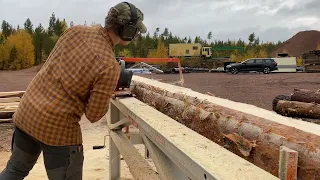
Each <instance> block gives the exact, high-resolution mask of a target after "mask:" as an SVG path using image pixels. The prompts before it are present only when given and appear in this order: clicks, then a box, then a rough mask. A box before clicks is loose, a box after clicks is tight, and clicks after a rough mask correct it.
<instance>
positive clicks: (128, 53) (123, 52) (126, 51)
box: [119, 49, 132, 57]
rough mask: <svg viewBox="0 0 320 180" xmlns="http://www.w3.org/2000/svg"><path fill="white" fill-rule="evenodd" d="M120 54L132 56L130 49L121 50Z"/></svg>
mask: <svg viewBox="0 0 320 180" xmlns="http://www.w3.org/2000/svg"><path fill="white" fill-rule="evenodd" d="M119 56H123V57H132V56H131V54H130V51H129V50H128V49H123V50H121V51H119Z"/></svg>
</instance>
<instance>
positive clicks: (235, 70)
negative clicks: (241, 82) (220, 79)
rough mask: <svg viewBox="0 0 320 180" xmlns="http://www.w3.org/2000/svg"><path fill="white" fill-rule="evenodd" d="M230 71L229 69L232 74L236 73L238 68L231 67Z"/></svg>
mask: <svg viewBox="0 0 320 180" xmlns="http://www.w3.org/2000/svg"><path fill="white" fill-rule="evenodd" d="M230 71H231V73H232V74H237V73H238V68H236V67H232V68H231V70H230Z"/></svg>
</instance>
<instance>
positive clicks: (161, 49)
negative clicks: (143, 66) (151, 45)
mask: <svg viewBox="0 0 320 180" xmlns="http://www.w3.org/2000/svg"><path fill="white" fill-rule="evenodd" d="M148 58H168V48H167V47H166V46H165V45H164V43H163V42H162V40H161V39H158V45H157V49H155V50H154V51H151V52H149V54H148ZM150 64H160V65H166V64H167V63H166V62H159V63H150Z"/></svg>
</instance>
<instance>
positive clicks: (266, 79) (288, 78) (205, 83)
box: [140, 73, 320, 110]
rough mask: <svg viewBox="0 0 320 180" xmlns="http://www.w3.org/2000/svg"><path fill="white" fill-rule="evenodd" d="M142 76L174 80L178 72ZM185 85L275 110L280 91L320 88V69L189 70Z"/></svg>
mask: <svg viewBox="0 0 320 180" xmlns="http://www.w3.org/2000/svg"><path fill="white" fill-rule="evenodd" d="M140 76H143V77H148V78H153V79H158V80H161V81H162V82H168V83H172V82H175V81H179V75H172V74H144V75H140ZM184 80H185V87H187V88H191V89H192V90H194V91H198V92H201V93H207V92H209V93H211V94H213V95H215V96H217V97H221V98H225V99H230V100H232V101H237V102H242V103H247V104H253V105H255V106H258V107H261V108H264V109H267V110H272V100H273V98H274V97H276V96H277V95H280V94H287V95H289V94H291V93H292V92H293V89H294V88H305V89H310V90H317V89H320V73H274V74H267V75H265V74H262V73H261V74H259V73H243V74H237V75H233V74H229V73H228V74H226V73H190V74H184Z"/></svg>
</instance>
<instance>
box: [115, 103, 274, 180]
mask: <svg viewBox="0 0 320 180" xmlns="http://www.w3.org/2000/svg"><path fill="white" fill-rule="evenodd" d="M112 101H114V102H115V101H118V102H119V106H117V107H118V108H119V109H120V110H121V112H122V113H124V114H126V115H129V117H130V118H132V119H133V120H134V121H136V122H137V123H138V127H140V128H141V127H143V129H144V130H146V131H148V132H151V134H152V137H153V138H155V139H156V140H157V143H159V144H161V145H162V146H161V148H166V149H167V150H168V152H171V153H173V154H174V156H175V158H177V159H178V161H179V162H180V163H182V164H183V165H184V166H191V169H194V168H195V166H194V165H192V164H190V163H188V161H186V159H185V158H183V157H185V156H187V157H189V158H190V159H192V161H193V162H194V163H197V164H199V165H200V166H201V167H202V168H204V169H205V170H206V171H207V172H210V173H212V174H214V176H215V177H218V179H228V180H235V179H246V180H273V179H278V178H277V177H275V176H273V175H272V174H270V173H268V172H266V171H264V170H263V169H261V168H259V167H257V166H255V165H254V164H252V163H250V162H248V161H246V160H245V159H243V158H241V157H239V156H237V155H235V154H233V153H232V152H230V151H228V150H226V149H224V148H223V147H221V146H219V145H218V144H216V143H214V142H212V141H211V140H209V139H207V138H205V137H203V136H201V135H200V134H198V133H197V132H195V131H193V130H191V129H189V128H187V127H186V126H184V125H182V124H181V123H179V122H177V121H175V120H174V119H172V118H170V117H169V116H166V115H165V114H163V113H161V112H159V111H157V110H156V109H155V108H153V107H151V106H148V105H146V104H145V103H143V102H141V101H139V100H137V99H135V98H124V99H119V100H112ZM178 153H179V154H178ZM192 173H194V174H196V170H192ZM196 177H200V176H196ZM201 177H203V178H204V179H205V177H207V175H205V174H201Z"/></svg>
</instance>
